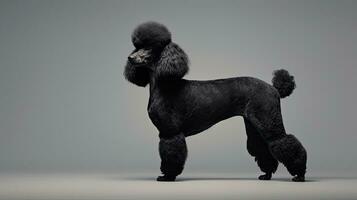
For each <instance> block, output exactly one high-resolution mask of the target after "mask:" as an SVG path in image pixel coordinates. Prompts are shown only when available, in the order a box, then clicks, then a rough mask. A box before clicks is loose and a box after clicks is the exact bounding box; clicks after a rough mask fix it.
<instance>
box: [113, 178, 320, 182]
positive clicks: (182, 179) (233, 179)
mask: <svg viewBox="0 0 357 200" xmlns="http://www.w3.org/2000/svg"><path fill="white" fill-rule="evenodd" d="M116 179H118V180H119V179H121V180H127V181H156V177H121V178H116ZM291 179H292V178H272V179H271V180H259V179H258V178H251V177H178V178H177V179H176V181H175V182H190V181H192V182H193V181H259V182H270V181H278V182H293V181H292V180H291ZM319 181H321V180H320V179H317V178H314V179H307V180H305V182H319Z"/></svg>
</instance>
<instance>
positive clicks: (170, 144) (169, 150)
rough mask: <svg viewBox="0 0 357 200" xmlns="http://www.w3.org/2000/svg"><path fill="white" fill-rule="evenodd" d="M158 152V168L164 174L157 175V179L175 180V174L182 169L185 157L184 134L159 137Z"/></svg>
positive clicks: (179, 172)
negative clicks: (159, 158)
mask: <svg viewBox="0 0 357 200" xmlns="http://www.w3.org/2000/svg"><path fill="white" fill-rule="evenodd" d="M159 153H160V157H161V167H160V170H161V172H162V173H163V174H164V175H163V176H159V177H157V181H175V179H176V176H177V175H179V174H181V172H182V171H183V168H184V165H185V161H186V158H187V147H186V140H185V136H184V135H183V134H179V135H176V136H173V137H170V138H160V142H159Z"/></svg>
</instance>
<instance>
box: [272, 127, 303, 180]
mask: <svg viewBox="0 0 357 200" xmlns="http://www.w3.org/2000/svg"><path fill="white" fill-rule="evenodd" d="M269 148H270V150H271V152H272V153H273V155H274V156H275V157H276V158H277V159H278V160H279V161H281V162H282V163H283V164H284V165H285V167H286V168H287V170H288V171H289V173H290V174H291V175H292V176H295V177H294V178H293V179H292V180H293V181H297V182H301V181H305V172H306V150H305V148H304V147H303V146H302V144H301V143H300V141H299V140H298V139H297V138H296V137H295V136H294V135H291V134H287V135H285V136H284V137H282V138H280V139H277V140H274V141H271V142H269Z"/></svg>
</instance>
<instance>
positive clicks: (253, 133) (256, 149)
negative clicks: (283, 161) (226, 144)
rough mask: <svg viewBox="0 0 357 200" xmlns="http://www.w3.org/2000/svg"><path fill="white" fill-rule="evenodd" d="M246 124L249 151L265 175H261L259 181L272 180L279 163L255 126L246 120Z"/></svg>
mask: <svg viewBox="0 0 357 200" xmlns="http://www.w3.org/2000/svg"><path fill="white" fill-rule="evenodd" d="M244 124H245V129H246V132H247V150H248V152H249V154H250V155H251V156H254V157H255V161H256V162H257V164H258V166H259V168H260V170H261V171H262V172H264V173H265V174H263V175H260V176H259V179H260V180H270V179H271V176H272V174H273V173H275V171H276V169H277V168H278V165H279V163H278V161H277V160H276V159H275V158H274V157H273V156H272V155H271V153H270V151H269V148H268V145H267V143H266V142H265V141H264V140H263V138H262V137H261V136H260V134H259V133H258V131H257V130H256V129H255V128H254V127H253V125H252V124H251V123H250V122H249V121H248V120H247V119H244Z"/></svg>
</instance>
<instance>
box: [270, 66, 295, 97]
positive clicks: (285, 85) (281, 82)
mask: <svg viewBox="0 0 357 200" xmlns="http://www.w3.org/2000/svg"><path fill="white" fill-rule="evenodd" d="M272 83H273V86H274V87H275V88H276V89H277V90H278V92H279V94H280V98H284V97H287V96H289V95H290V94H291V93H293V90H294V89H295V87H296V85H295V81H294V76H291V75H290V74H289V72H288V71H286V70H285V69H279V70H275V71H274V72H273V80H272Z"/></svg>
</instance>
